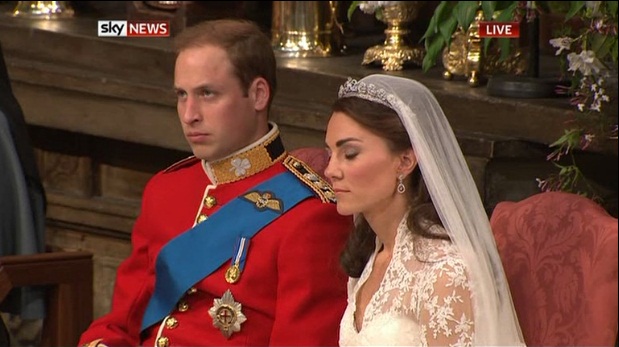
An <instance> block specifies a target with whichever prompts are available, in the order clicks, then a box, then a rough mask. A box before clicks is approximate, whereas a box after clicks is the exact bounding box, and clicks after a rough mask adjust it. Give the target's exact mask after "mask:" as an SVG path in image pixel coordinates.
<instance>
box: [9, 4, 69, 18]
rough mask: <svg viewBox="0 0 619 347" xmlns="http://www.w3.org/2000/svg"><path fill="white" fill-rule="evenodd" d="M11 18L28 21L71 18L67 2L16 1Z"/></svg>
mask: <svg viewBox="0 0 619 347" xmlns="http://www.w3.org/2000/svg"><path fill="white" fill-rule="evenodd" d="M12 14H13V17H21V18H29V19H61V18H70V17H73V14H74V10H73V8H72V7H71V6H70V5H69V3H68V1H18V2H17V6H15V9H13V13H12Z"/></svg>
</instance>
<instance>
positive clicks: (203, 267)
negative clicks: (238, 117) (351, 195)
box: [141, 171, 314, 331]
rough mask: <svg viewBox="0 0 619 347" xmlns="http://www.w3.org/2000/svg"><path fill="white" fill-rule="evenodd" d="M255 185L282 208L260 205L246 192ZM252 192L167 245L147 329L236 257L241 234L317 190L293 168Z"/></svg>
mask: <svg viewBox="0 0 619 347" xmlns="http://www.w3.org/2000/svg"><path fill="white" fill-rule="evenodd" d="M250 191H258V192H259V193H263V192H271V193H272V194H273V195H274V196H273V197H274V198H277V199H279V200H280V201H281V202H282V205H283V206H281V209H282V211H281V212H276V211H274V210H272V209H269V208H263V209H260V208H258V207H257V206H256V203H254V202H252V201H248V200H247V199H245V198H243V196H244V195H245V194H246V193H248V192H250ZM246 193H244V194H241V195H240V196H238V197H237V198H235V199H234V200H232V201H230V202H229V203H227V204H226V205H224V206H222V207H221V208H220V209H219V210H218V211H217V213H214V214H213V215H211V216H209V218H208V219H207V220H205V221H204V222H202V223H199V224H197V225H195V226H194V227H193V228H191V229H189V230H188V231H186V232H184V233H182V234H181V235H179V236H177V237H176V238H174V239H172V240H171V241H170V242H168V243H167V244H166V245H165V246H164V247H163V248H162V249H161V251H160V252H159V255H158V256H157V260H156V265H155V271H156V280H155V291H154V293H153V296H152V297H151V299H150V301H149V303H148V306H147V307H146V311H145V313H144V318H143V319H142V329H141V330H142V331H143V330H144V329H146V328H148V327H149V326H151V325H153V324H155V323H157V322H158V321H160V320H162V319H163V318H164V317H165V316H167V315H168V314H169V313H170V312H171V311H172V310H173V309H174V307H175V306H176V303H177V302H178V300H179V299H181V298H182V296H183V295H184V294H185V292H186V291H187V290H188V289H189V288H190V287H191V286H193V285H194V284H196V283H197V282H199V281H200V280H202V279H203V278H205V277H206V276H208V275H210V274H211V273H213V272H214V271H215V270H217V269H218V268H219V267H220V266H221V265H222V264H223V263H225V262H226V261H228V260H230V259H231V258H232V256H233V250H234V248H235V245H236V243H237V241H238V239H239V237H247V238H250V237H252V236H254V235H255V234H256V233H258V232H259V231H260V230H261V229H262V228H263V227H265V226H266V225H268V224H269V223H271V222H272V221H273V220H275V219H276V218H277V217H279V216H280V215H282V214H283V213H285V212H286V211H287V210H288V209H290V208H292V207H293V206H295V205H296V204H297V203H299V202H301V201H303V200H305V199H306V198H308V197H310V196H312V195H313V194H314V193H313V191H312V190H311V189H310V188H308V187H307V186H306V185H305V184H304V183H302V182H301V181H300V180H299V179H298V178H297V177H296V176H294V175H293V174H292V173H290V172H288V171H286V172H283V173H281V174H278V175H277V176H274V177H272V178H271V179H269V180H267V181H265V182H263V183H261V184H259V185H257V186H255V187H253V188H252V189H250V190H249V191H247V192H246ZM239 216H244V218H239ZM207 230H208V232H207Z"/></svg>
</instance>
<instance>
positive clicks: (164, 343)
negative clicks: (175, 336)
mask: <svg viewBox="0 0 619 347" xmlns="http://www.w3.org/2000/svg"><path fill="white" fill-rule="evenodd" d="M169 344H170V340H169V339H168V338H167V337H165V336H161V337H160V338H158V339H157V347H168V345H169Z"/></svg>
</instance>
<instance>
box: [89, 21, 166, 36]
mask: <svg viewBox="0 0 619 347" xmlns="http://www.w3.org/2000/svg"><path fill="white" fill-rule="evenodd" d="M97 36H103V37H169V36H170V22H169V21H167V20H100V21H98V24H97Z"/></svg>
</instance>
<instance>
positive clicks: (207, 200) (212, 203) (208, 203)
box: [204, 195, 217, 208]
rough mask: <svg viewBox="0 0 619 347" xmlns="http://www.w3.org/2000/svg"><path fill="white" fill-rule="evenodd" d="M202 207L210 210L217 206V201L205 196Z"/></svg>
mask: <svg viewBox="0 0 619 347" xmlns="http://www.w3.org/2000/svg"><path fill="white" fill-rule="evenodd" d="M204 205H206V207H207V208H211V207H213V206H215V205H217V199H215V197H213V196H210V195H207V196H206V198H204Z"/></svg>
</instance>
